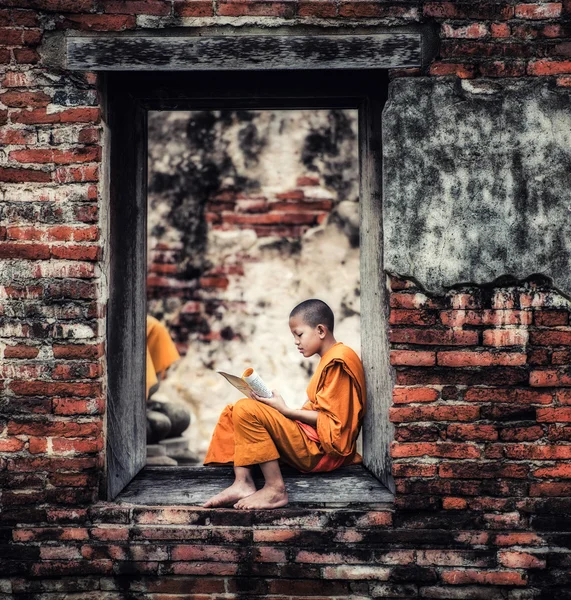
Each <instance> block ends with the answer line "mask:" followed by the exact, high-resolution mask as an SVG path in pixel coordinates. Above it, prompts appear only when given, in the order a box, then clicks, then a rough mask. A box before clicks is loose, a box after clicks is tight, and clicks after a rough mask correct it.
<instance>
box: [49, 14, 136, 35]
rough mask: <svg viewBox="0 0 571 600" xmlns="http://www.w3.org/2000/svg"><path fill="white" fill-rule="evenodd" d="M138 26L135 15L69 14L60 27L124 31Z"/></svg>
mask: <svg viewBox="0 0 571 600" xmlns="http://www.w3.org/2000/svg"><path fill="white" fill-rule="evenodd" d="M136 25H137V21H136V18H135V16H134V15H77V14H68V15H66V17H65V20H64V21H63V23H61V24H60V25H59V26H60V27H63V28H73V29H76V28H77V29H82V30H84V31H124V30H126V29H134V28H135V27H136Z"/></svg>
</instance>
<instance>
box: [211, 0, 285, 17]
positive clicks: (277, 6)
mask: <svg viewBox="0 0 571 600" xmlns="http://www.w3.org/2000/svg"><path fill="white" fill-rule="evenodd" d="M295 8H296V5H295V3H294V2H291V1H288V0H286V1H285V2H279V1H278V0H271V1H267V0H266V1H264V0H219V2H218V14H219V15H220V16H223V17H224V16H226V17H239V16H246V15H248V16H263V17H292V16H294V14H295Z"/></svg>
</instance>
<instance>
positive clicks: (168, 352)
mask: <svg viewBox="0 0 571 600" xmlns="http://www.w3.org/2000/svg"><path fill="white" fill-rule="evenodd" d="M179 358H180V354H179V353H178V350H177V349H176V346H175V345H174V342H173V341H172V339H171V336H170V334H169V332H168V330H167V328H166V327H165V326H164V325H163V324H162V323H161V322H160V321H159V320H158V319H155V317H151V315H147V359H146V364H147V369H146V387H147V397H148V395H149V390H150V389H151V388H152V387H153V385H155V384H156V383H158V376H159V375H160V374H161V373H163V372H164V371H166V370H167V369H168V367H170V366H171V365H172V363H174V362H175V361H176V360H178V359H179Z"/></svg>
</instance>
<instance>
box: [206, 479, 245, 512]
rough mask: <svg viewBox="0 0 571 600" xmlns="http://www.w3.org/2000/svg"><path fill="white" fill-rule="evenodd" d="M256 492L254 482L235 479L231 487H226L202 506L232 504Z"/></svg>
mask: <svg viewBox="0 0 571 600" xmlns="http://www.w3.org/2000/svg"><path fill="white" fill-rule="evenodd" d="M255 492H256V486H255V485H254V482H252V483H248V482H245V481H235V482H234V483H233V484H232V485H231V486H230V487H229V488H226V489H225V490H223V491H222V492H220V493H219V494H216V496H212V498H210V500H207V501H206V502H205V503H204V504H203V505H202V506H204V508H215V507H218V506H231V505H232V504H234V503H236V502H237V501H238V500H242V499H243V498H246V497H247V496H252V495H253V494H254V493H255Z"/></svg>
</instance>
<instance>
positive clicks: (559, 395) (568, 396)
mask: <svg viewBox="0 0 571 600" xmlns="http://www.w3.org/2000/svg"><path fill="white" fill-rule="evenodd" d="M555 397H556V399H557V403H558V404H562V405H564V406H567V405H571V390H557V392H556V394H555Z"/></svg>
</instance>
